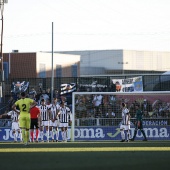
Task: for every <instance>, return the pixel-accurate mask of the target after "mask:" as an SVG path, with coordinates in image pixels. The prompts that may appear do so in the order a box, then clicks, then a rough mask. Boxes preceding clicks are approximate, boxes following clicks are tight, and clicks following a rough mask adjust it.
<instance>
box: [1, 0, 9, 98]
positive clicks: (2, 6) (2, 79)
mask: <svg viewBox="0 0 170 170" xmlns="http://www.w3.org/2000/svg"><path fill="white" fill-rule="evenodd" d="M5 3H8V0H0V11H1V47H0V50H1V51H0V60H1V82H2V91H3V89H4V67H3V63H4V62H3V31H4V15H3V13H4V4H5ZM1 97H3V92H2V96H0V99H1Z"/></svg>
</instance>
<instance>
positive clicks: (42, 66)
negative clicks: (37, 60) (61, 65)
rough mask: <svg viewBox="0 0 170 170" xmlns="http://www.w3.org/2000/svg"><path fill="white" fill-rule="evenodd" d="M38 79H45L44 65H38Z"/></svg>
mask: <svg viewBox="0 0 170 170" xmlns="http://www.w3.org/2000/svg"><path fill="white" fill-rule="evenodd" d="M39 78H46V69H45V64H40V67H39Z"/></svg>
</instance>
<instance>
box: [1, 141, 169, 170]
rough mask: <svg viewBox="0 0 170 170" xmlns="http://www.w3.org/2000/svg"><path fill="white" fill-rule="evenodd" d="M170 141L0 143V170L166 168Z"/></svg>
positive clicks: (141, 169)
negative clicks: (26, 144) (25, 144)
mask: <svg viewBox="0 0 170 170" xmlns="http://www.w3.org/2000/svg"><path fill="white" fill-rule="evenodd" d="M169 159H170V141H148V142H139V141H137V142H129V143H120V142H67V143H62V142H59V143H38V144H37V143H31V144H29V145H28V146H24V145H23V144H21V143H0V169H1V170H8V169H10V170H11V169H12V170H15V169H17V170H20V169H22V170H39V169H40V170H53V169H55V170H56V169H58V170H60V169H61V170H63V169H69V170H70V169H71V170H72V169H74V170H90V169H93V170H95V169H97V170H100V169H102V170H107V169H110V170H112V169H115V170H123V169H126V170H127V169H128V170H129V169H131V170H133V169H137V170H152V169H153V170H157V169H159V170H162V169H169Z"/></svg>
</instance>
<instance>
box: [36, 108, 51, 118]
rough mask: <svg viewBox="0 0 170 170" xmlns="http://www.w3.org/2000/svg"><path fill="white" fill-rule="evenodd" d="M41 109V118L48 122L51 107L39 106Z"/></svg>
mask: <svg viewBox="0 0 170 170" xmlns="http://www.w3.org/2000/svg"><path fill="white" fill-rule="evenodd" d="M38 108H39V109H40V117H41V120H42V121H48V120H49V112H48V111H49V110H50V109H51V106H50V105H40V106H38Z"/></svg>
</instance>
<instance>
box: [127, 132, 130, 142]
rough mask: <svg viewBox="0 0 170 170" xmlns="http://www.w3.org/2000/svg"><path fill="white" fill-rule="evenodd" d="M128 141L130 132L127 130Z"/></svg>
mask: <svg viewBox="0 0 170 170" xmlns="http://www.w3.org/2000/svg"><path fill="white" fill-rule="evenodd" d="M129 139H130V132H129V130H128V131H127V140H129Z"/></svg>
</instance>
